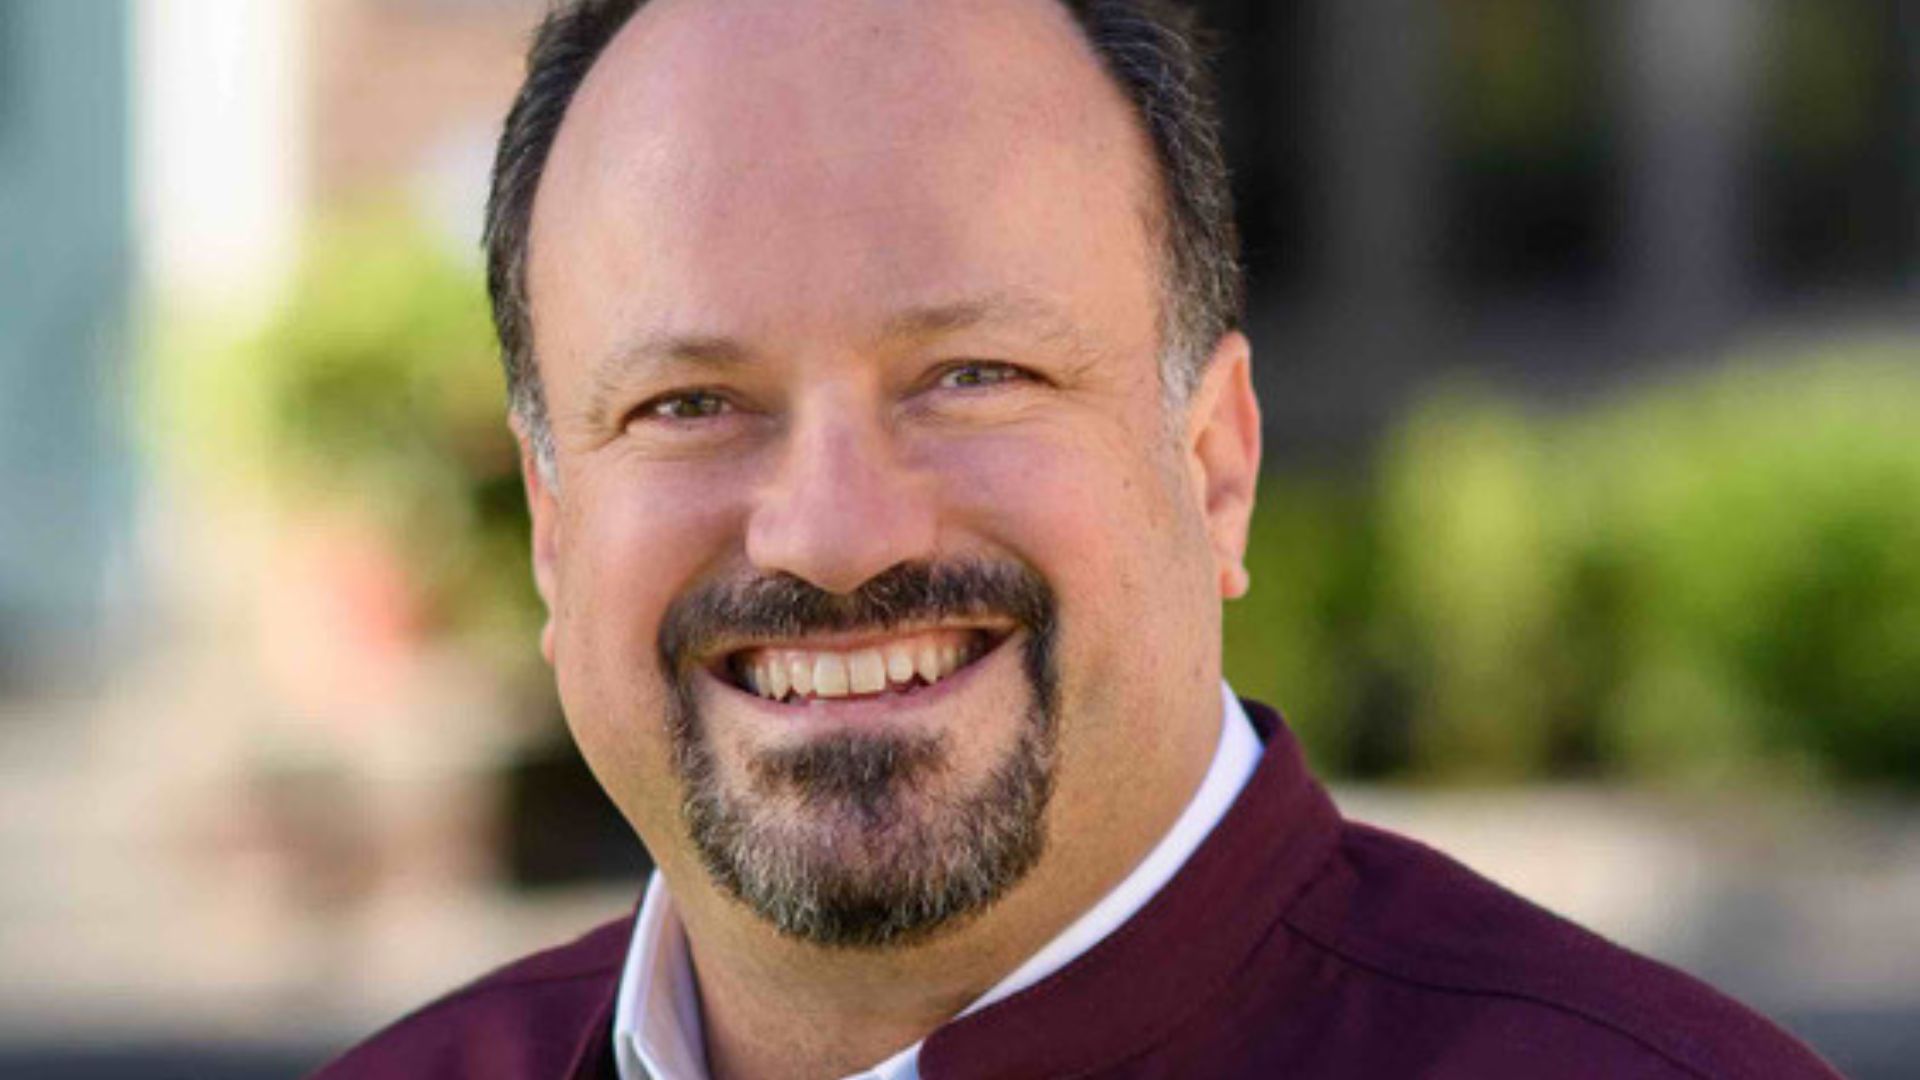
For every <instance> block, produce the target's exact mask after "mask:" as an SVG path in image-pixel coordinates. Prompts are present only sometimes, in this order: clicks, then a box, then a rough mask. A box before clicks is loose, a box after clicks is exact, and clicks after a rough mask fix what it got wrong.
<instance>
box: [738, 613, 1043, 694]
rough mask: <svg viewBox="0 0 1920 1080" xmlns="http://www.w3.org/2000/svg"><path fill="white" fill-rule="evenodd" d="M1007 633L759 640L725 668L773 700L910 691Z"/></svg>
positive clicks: (958, 630)
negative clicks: (819, 643) (840, 643)
mask: <svg viewBox="0 0 1920 1080" xmlns="http://www.w3.org/2000/svg"><path fill="white" fill-rule="evenodd" d="M1007 636H1008V634H1007V632H1004V631H991V630H986V629H980V628H941V629H931V630H923V631H918V632H915V633H909V634H898V635H894V636H890V637H887V638H885V639H882V640H869V641H866V642H861V643H859V644H857V645H854V646H851V647H834V648H828V647H805V646H802V645H800V644H798V643H794V644H770V645H761V646H755V647H753V648H748V649H741V650H739V651H737V652H734V653H731V654H730V655H728V656H727V658H726V661H725V672H726V674H727V676H728V679H729V681H731V682H732V683H733V684H734V685H735V686H737V687H739V688H740V689H741V690H744V691H746V692H747V693H750V694H755V695H757V696H759V697H761V698H765V699H766V700H768V701H774V702H784V703H800V702H805V701H811V700H821V699H836V698H859V697H872V696H876V695H880V694H903V693H912V692H913V691H915V690H919V689H922V688H924V687H930V686H933V685H935V684H937V683H939V682H940V681H941V680H942V679H945V678H948V677H949V676H951V675H953V674H954V673H955V672H957V671H960V670H961V669H963V668H965V667H967V666H968V665H970V664H972V663H974V662H975V661H976V660H979V659H980V658H981V657H982V656H984V655H986V654H987V653H988V652H990V651H992V650H993V648H994V647H995V646H997V645H999V644H1000V642H1001V641H1003V640H1005V638H1006V637H1007Z"/></svg>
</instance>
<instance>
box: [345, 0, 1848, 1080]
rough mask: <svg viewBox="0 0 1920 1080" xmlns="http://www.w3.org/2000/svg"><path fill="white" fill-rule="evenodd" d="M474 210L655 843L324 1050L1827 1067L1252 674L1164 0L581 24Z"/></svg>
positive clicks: (1192, 127) (597, 729) (1198, 153)
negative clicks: (1297, 739) (1435, 842)
mask: <svg viewBox="0 0 1920 1080" xmlns="http://www.w3.org/2000/svg"><path fill="white" fill-rule="evenodd" d="M488 238H489V254H490V257H491V270H492V274H491V283H492V288H493V296H494V303H495V312H496V317H497V323H498V326H499V329H500V334H501V339H502V344H503V348H504V353H505V357H506V363H507V367H508V375H509V382H510V386H511V393H512V405H513V417H514V423H515V429H516V431H517V433H518V434H519V436H520V438H521V441H522V446H523V448H524V465H525V472H526V480H527V492H528V498H529V500H530V502H531V505H532V510H533V520H534V551H535V574H536V577H537V580H538V584H539V588H540V592H541V595H542V596H543V597H544V598H545V600H546V602H547V606H548V609H549V612H550V615H551V618H550V621H549V623H548V626H547V629H546V632H545V634H544V637H543V642H542V646H543V649H544V651H545V653H546V656H547V658H548V660H549V661H550V662H551V663H552V665H553V667H554V670H555V672H556V676H557V680H558V684H559V689H560V695H561V699H562V702H563V703H564V705H565V709H566V713H567V717H568V721H569V724H570V726H571V728H572V731H573V734H574V736H575V738H576V740H577V741H578V743H579V746H580V748H581V751H582V753H583V754H584V756H585V758H586V760H587V762H588V763H589V764H590V765H591V767H592V768H593V771H594V773H595V775H596V776H597V777H598V778H599V780H600V782H601V783H602V784H603V785H604V786H605V788H606V790H607V792H608V793H609V795H610V796H611V797H612V798H613V800H614V802H615V803H616V804H617V805H618V806H619V807H620V809H621V811H622V812H623V813H624V814H625V816H626V817H627V819H628V821H629V822H631V824H632V826H633V828H634V830H635V831H636V833H638V835H639V836H640V837H641V838H642V839H643V840H644V841H645V843H646V845H647V847H648V848H649V850H650V851H651V852H652V854H653V856H654V859H655V861H656V862H657V864H658V866H659V873H658V874H657V875H656V876H655V878H654V880H653V882H652V883H651V885H650V886H649V888H648V891H647V894H646V897H645V900H644V902H643V903H642V905H641V909H640V911H639V913H638V915H637V917H633V918H625V919H620V920H617V921H616V922H614V923H612V924H609V925H608V926H607V927H603V928H602V929H600V930H598V931H595V932H594V933H592V934H590V935H588V936H587V937H585V938H583V939H581V940H580V941H578V942H576V943H574V944H572V945H569V946H566V947H564V948H561V949H558V950H555V951H553V952H550V953H545V954H542V955H540V956H536V957H533V958H530V959H528V960H525V961H522V962H521V963H519V964H516V965H514V966H512V967H510V968H507V969H505V970H503V971H501V972H499V973H496V974H495V975H493V976H490V977H489V978H487V979H485V980H482V981H481V982H479V983H476V984H474V985H473V986H471V987H468V988H467V989H465V990H462V991H460V992H458V993H456V994H454V995H452V996H451V997H449V998H447V999H444V1000H443V1001H441V1002H438V1003H436V1004H434V1005H431V1006H429V1007H427V1008H426V1009H424V1010H422V1011H421V1012H420V1013H417V1014H415V1015H414V1016H412V1017H410V1018H408V1019H406V1020H404V1021H402V1022H401V1023H400V1024H398V1025H396V1026H395V1027H394V1028H392V1029H390V1030H389V1031H388V1032H386V1033H384V1034H382V1035H381V1036H379V1037H377V1038H376V1039H374V1040H373V1041H372V1042H370V1043H369V1044H367V1045H365V1046H363V1047H361V1048H359V1049H358V1050H356V1051H354V1052H353V1053H351V1054H349V1055H348V1056H347V1057H345V1058H343V1059H342V1060H340V1061H339V1062H336V1063H335V1064H334V1065H333V1066H332V1067H331V1071H330V1072H328V1073H327V1074H326V1075H330V1076H341V1077H345V1076H355V1077H359V1076H395V1077H398V1076H406V1077H423V1076H607V1077H611V1076H619V1077H623V1078H627V1080H633V1078H638V1077H642V1076H653V1077H657V1078H660V1080H669V1078H671V1080H682V1078H694V1077H705V1076H714V1077H825V1078H831V1077H838V1076H846V1075H862V1076H873V1077H881V1078H887V1080H897V1078H907V1077H915V1076H924V1077H927V1078H929V1080H936V1078H941V1077H975V1076H977V1077H1039V1076H1069V1075H1071V1076H1084V1075H1164V1076H1182V1077H1199V1076H1340V1077H1353V1076H1376V1075H1377V1076H1404V1075H1415V1074H1417V1075H1457V1076H1476V1077H1484V1076H1501V1075H1576V1074H1577V1075H1596V1076H1598V1075H1605V1076H1622V1075H1633V1076H1700V1075H1712V1076H1722V1075H1725V1076H1735V1075H1752V1076H1759V1075H1767V1076H1794V1075H1825V1073H1824V1071H1823V1070H1822V1067H1821V1066H1820V1065H1819V1064H1818V1062H1817V1061H1816V1060H1815V1059H1814V1058H1813V1057H1812V1056H1811V1055H1810V1054H1808V1053H1807V1052H1806V1051H1805V1050H1803V1049H1802V1048H1800V1047H1799V1046H1798V1045H1797V1044H1795V1043H1794V1042H1792V1040H1791V1039H1789V1038H1788V1037H1786V1036H1784V1035H1782V1034H1780V1033H1779V1032H1778V1031H1776V1030H1774V1029H1773V1028H1771V1027H1770V1026H1768V1025H1767V1024H1766V1023H1765V1022H1764V1021H1761V1020H1759V1019H1757V1018H1755V1017H1753V1016H1752V1015H1751V1014H1749V1013H1746V1012H1745V1011H1743V1010H1741V1009H1740V1008H1739V1007H1738V1006H1736V1005H1733V1004H1732V1003H1730V1002H1728V1001H1726V1000H1725V999H1723V998H1720V997H1718V996H1717V995H1715V994H1714V993H1713V992H1712V991H1709V990H1707V989H1706V988H1704V987H1701V986H1699V985H1698V984H1696V983H1693V982H1691V981H1690V980H1688V979H1686V978H1685V977H1684V976H1680V975H1678V974H1676V973H1673V972H1670V971H1667V970H1665V969H1663V968H1660V967H1658V966H1656V965H1653V964H1650V963H1648V962H1646V961H1643V960H1640V959H1638V958H1635V957H1632V956H1630V955H1628V954H1626V953H1624V952H1621V951H1620V950H1618V949H1615V948H1614V947H1612V946H1609V945H1607V944H1605V943H1604V942H1602V941H1600V940H1599V939H1597V938H1594V937H1592V936H1590V935H1587V934H1585V933H1583V932H1581V931H1579V930H1577V929H1575V928H1573V927H1570V926H1568V925H1566V924H1564V923H1561V922H1559V921H1557V920H1555V919H1554V918H1552V917H1551V916H1549V915H1547V914H1545V913H1543V912H1540V911H1538V910H1537V909H1534V908H1531V907H1529V906H1527V905H1526V904H1525V903H1524V902H1522V901H1519V900H1518V899H1516V898H1514V897H1511V896H1509V895H1508V894H1505V893H1503V892H1501V891H1500V890H1498V889H1497V888H1495V887H1494V886H1492V885H1490V884H1488V883H1486V882H1484V881H1482V880H1480V879H1478V878H1475V877H1473V876H1472V875H1471V874H1469V873H1467V872H1466V871H1464V870H1462V869H1461V868H1459V867H1458V866H1456V865H1454V864H1452V863H1449V862H1447V861H1446V860H1444V859H1442V858H1441V857H1439V856H1437V855H1434V854H1432V853H1430V852H1427V851H1425V850H1424V849H1421V848H1419V847H1417V846H1416V845H1413V844H1411V843H1410V842H1407V841H1404V840H1400V839H1398V838H1395V837H1391V836H1388V835H1386V834H1383V833H1379V832H1375V831H1371V830H1366V829H1364V828H1361V827H1358V826H1351V825H1348V824H1346V823H1344V822H1342V821H1341V819H1340V818H1339V816H1338V814H1337V813H1336V812H1335V811H1334V809H1333V807H1332V805H1331V804H1330V803H1329V802H1328V800H1327V798H1326V796H1325V795H1324V793H1323V792H1322V791H1321V789H1320V788H1319V787H1318V786H1317V785H1316V784H1315V783H1314V782H1313V781H1312V779H1311V778H1310V777H1309V776H1308V775H1307V773H1306V771H1305V769H1304V766H1303V765H1302V763H1301V760H1300V757H1299V754H1298V751H1297V749H1296V747H1295V745H1294V743H1293V740H1292V739H1291V737H1290V736H1289V735H1288V734H1287V732H1286V730H1285V728H1284V726H1283V725H1281V723H1280V722H1279V719H1278V718H1277V717H1276V716H1275V715H1274V714H1272V713H1271V712H1269V711H1267V710H1265V709H1264V708H1261V707H1258V706H1252V707H1243V706H1242V705H1241V703H1239V702H1237V701H1236V700H1234V698H1233V697H1232V696H1231V695H1230V694H1228V693H1226V692H1225V691H1224V688H1223V686H1222V683H1221V673H1220V655H1221V640H1220V635H1221V623H1220V618H1221V604H1222V601H1223V599H1229V598H1232V597H1234V596H1236V595H1238V594H1239V593H1241V592H1242V591H1244V590H1245V589H1246V587H1247V584H1248V582H1247V577H1246V573H1245V571H1244V570H1243V569H1242V567H1241V554H1242V548H1243V545H1244V543H1245V538H1246V528H1247V520H1248V515H1249V513H1250V511H1251V507H1252V500H1253V492H1254V483H1255V478H1256V474H1257V471H1258V465H1259V456H1260V455H1259V414H1258V407H1257V404H1256V402H1255V399H1254V392H1253V388H1252V382H1251V375H1250V356H1249V345H1248V342H1247V341H1246V339H1245V338H1244V337H1243V336H1241V334H1240V333H1239V332H1238V331H1237V330H1236V329H1235V327H1236V326H1237V325H1238V318H1239V311H1238V307H1239V280H1238V271H1237V269H1236V266H1235V262H1234V240H1233V228H1232V224H1231V204H1230V200H1229V198H1228V195H1227V190H1226V185H1225V175H1224V169H1223V167H1222V165H1221V163H1220V158H1219V147H1218V141H1217V137H1216V132H1215V126H1214V120H1213V118H1212V114H1211V112H1210V103H1209V98H1208V93H1207V90H1206V85H1205V80H1204V78H1203V76H1202V73H1201V72H1200V70H1199V69H1198V66H1197V62H1196V59H1195V54H1194V51H1193V48H1192V45H1191V40H1190V37H1189V28H1188V26H1187V23H1186V21H1185V18H1184V16H1183V15H1182V14H1181V13H1180V12H1179V11H1178V10H1177V9H1175V8H1173V7H1171V6H1169V5H1165V4H1162V3H1158V2H1152V0H1095V2H1074V3H1069V2H1063V0H964V2H962V0H652V2H651V3H636V2H634V0H628V2H625V3H615V2H586V3H575V4H570V5H567V6H566V7H564V8H563V9H562V10H560V11H559V12H557V13H556V14H555V15H554V16H553V17H551V18H550V19H549V20H548V21H547V23H546V24H545V25H544V26H543V28H542V30H541V31H540V34H539V36H538V38H537V40H536V43H535V45H534V48H533V51H532V55H531V57H530V62H529V73H528V78H527V82H526V84H525V86H524V88H523V89H522V91H521V94H520V97H519V100H518V101H517V103H516V105H515V108H514V111H513V113H512V115H511V116H510V118H509V119H508V121H507V126H506V131H505V134H504V135H503V137H502V140H501V145H500V156H499V159H498V164H497V167H496V172H495V182H494V198H493V202H492V204H491V207H490V211H489V226H488ZM1276 587H1285V583H1276Z"/></svg>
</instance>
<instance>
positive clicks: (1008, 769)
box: [681, 709, 1054, 949]
mask: <svg viewBox="0 0 1920 1080" xmlns="http://www.w3.org/2000/svg"><path fill="white" fill-rule="evenodd" d="M1053 730H1054V724H1053V722H1052V717H1051V716H1050V715H1048V714H1045V713H1043V712H1042V711H1041V710H1038V709H1035V710H1033V714H1032V720H1031V722H1030V723H1028V724H1026V725H1025V727H1024V728H1023V729H1022V731H1021V733H1020V737H1019V739H1018V740H1017V741H1016V743H1015V745H1014V746H1013V748H1012V749H1011V751H1010V752H1009V753H1008V754H1007V755H1006V758H1005V759H1004V760H1003V761H1001V762H1000V763H999V765H998V766H997V767H996V768H995V769H994V770H993V771H992V773H991V774H989V775H988V777H987V778H986V779H985V781H984V782H982V783H981V784H980V785H979V786H978V788H977V789H976V790H974V791H971V792H966V793H963V794H961V795H959V796H945V797H939V796H935V795H934V794H932V793H930V792H929V791H927V790H926V782H927V781H928V780H929V779H930V778H935V777H937V776H938V775H939V774H940V773H942V772H943V771H944V770H945V769H946V768H947V766H948V761H949V757H950V755H949V753H948V750H947V747H946V745H945V742H946V740H945V739H944V738H942V737H938V736H935V737H927V736H917V737H908V736H889V735H878V736H875V735H840V736H835V737H833V738H829V739H824V740H821V741H819V742H817V743H814V744H811V745H808V746H803V747H798V748H795V749H792V750H784V751H779V752H775V753H770V754H765V755H762V756H760V757H759V758H756V759H755V760H754V761H753V762H752V764H751V766H750V768H751V771H752V774H753V779H752V781H751V783H750V784H749V785H748V786H749V787H750V788H751V790H750V791H748V792H740V791H732V790H728V789H727V786H726V785H724V784H723V783H722V782H721V781H720V780H719V779H718V777H717V776H716V774H715V770H714V767H713V760H712V753H711V749H710V748H709V746H708V745H707V742H706V740H705V739H704V738H695V739H694V740H693V741H692V742H690V743H689V744H688V745H687V746H686V747H684V748H683V750H682V759H683V761H684V763H685V769H684V773H683V775H684V782H685V784H686V794H685V798H684V800H683V802H682V807H681V812H682V816H683V818H684V820H685V822H686V824H687V828H688V831H689V832H690V834H691V835H692V838H693V842H694V846H695V848H696V849H697V850H698V851H699V853H700V857H701V859H702V861H703V862H704V863H705V865H706V868H707V871H708V873H710V874H711V875H712V876H713V878H714V880H715V881H717V882H718V883H719V884H720V885H721V887H723V888H724V889H726V890H727V891H728V892H729V893H731V894H732V895H733V896H734V897H735V898H737V899H739V900H740V901H741V902H742V903H744V904H745V905H746V906H747V907H748V908H749V909H751V910H752V911H753V912H755V913H756V914H758V915H759V916H760V917H761V918H763V919H765V920H767V921H768V922H769V923H771V924H772V925H773V926H774V927H775V928H776V929H778V930H779V931H780V932H781V933H783V934H786V935H787V936H789V937H793V938H797V939H799V940H802V941H806V942H809V943H812V944H815V945H822V946H828V947H833V948H868V949H875V948H887V947H897V946H902V945H909V944H913V943H916V942H919V941H923V940H925V939H927V938H929V937H932V936H934V935H935V934H936V933H938V932H940V931H942V930H946V929H952V928H954V927H957V926H959V925H960V924H962V923H963V922H964V921H965V920H966V919H968V918H969V917H971V916H973V915H977V914H979V913H980V912H982V911H984V910H986V909H987V908H988V907H989V906H991V905H992V904H993V903H994V902H995V901H996V900H998V899H1000V897H1002V896H1004V895H1005V894H1006V892H1007V891H1008V890H1009V889H1011V888H1012V887H1013V886H1014V884H1015V883H1016V882H1018V881H1019V880H1020V879H1021V878H1023V877H1024V876H1026V873H1027V871H1029V870H1030V869H1032V868H1033V865H1034V863H1036V862H1037V861H1038V860H1039V858H1040V854H1041V852H1042V851H1043V850H1044V849H1045V847H1046V837H1047V833H1046V808H1047V803H1048V800H1049V798H1050V796H1051V794H1052V790H1053V761H1054V752H1053Z"/></svg>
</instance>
